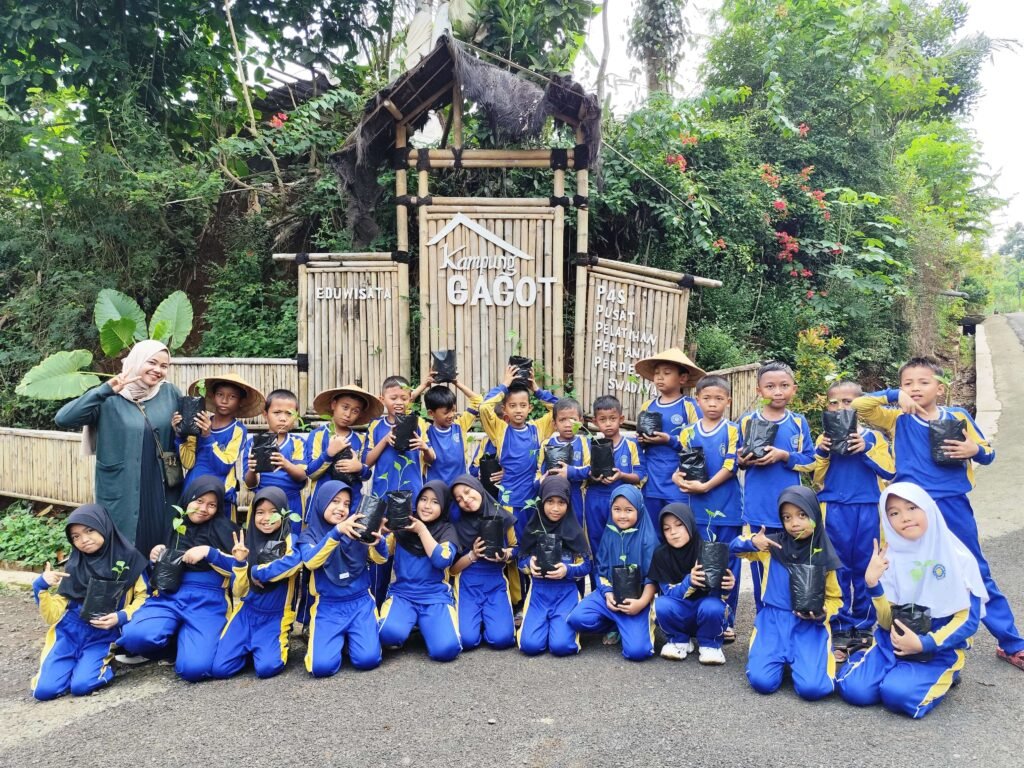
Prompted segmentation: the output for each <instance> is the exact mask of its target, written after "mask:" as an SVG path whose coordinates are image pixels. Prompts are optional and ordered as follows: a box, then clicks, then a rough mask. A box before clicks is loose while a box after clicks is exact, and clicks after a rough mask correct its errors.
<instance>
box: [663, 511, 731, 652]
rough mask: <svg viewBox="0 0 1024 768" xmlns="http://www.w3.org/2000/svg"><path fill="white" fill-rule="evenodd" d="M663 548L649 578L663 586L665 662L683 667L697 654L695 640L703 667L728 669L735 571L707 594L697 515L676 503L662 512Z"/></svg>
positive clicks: (727, 572) (724, 577)
mask: <svg viewBox="0 0 1024 768" xmlns="http://www.w3.org/2000/svg"><path fill="white" fill-rule="evenodd" d="M659 527H660V529H661V531H660V533H661V539H662V542H663V543H662V544H661V546H660V547H658V548H657V549H656V550H654V557H652V558H651V569H650V571H648V573H647V575H648V576H649V577H650V579H651V580H652V581H654V582H655V583H656V584H657V585H658V590H659V592H660V593H661V594H659V595H658V596H657V597H656V598H654V615H655V618H656V620H657V622H658V626H660V627H661V630H662V631H663V632H664V633H665V635H666V636H667V637H668V642H666V643H665V645H663V646H662V648H661V657H662V658H663V659H671V660H673V661H682V660H683V659H685V658H686V657H687V656H688V655H689V654H691V653H693V639H694V638H696V640H697V643H698V644H699V645H700V663H701V664H710V665H719V664H725V654H724V653H723V652H722V634H723V632H724V631H725V624H726V612H727V611H726V604H725V595H728V594H729V592H730V591H731V590H732V588H733V587H734V586H735V579H734V578H733V575H732V571H731V570H727V571H726V572H725V574H724V575H723V577H722V588H721V590H716V591H715V592H711V591H710V590H708V589H707V588H706V586H707V585H706V580H705V575H704V569H703V567H701V564H700V562H699V561H698V558H699V556H700V537H699V535H698V534H697V522H696V520H695V519H694V517H693V510H692V509H690V508H689V507H688V506H687V505H686V504H679V503H672V504H668V505H666V506H665V507H664V508H663V509H662V510H661V525H660V526H659Z"/></svg>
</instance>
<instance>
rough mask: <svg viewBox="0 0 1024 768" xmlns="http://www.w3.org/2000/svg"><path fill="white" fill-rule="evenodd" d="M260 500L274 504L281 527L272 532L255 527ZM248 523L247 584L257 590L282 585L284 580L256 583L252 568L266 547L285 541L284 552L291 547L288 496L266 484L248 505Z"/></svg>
mask: <svg viewBox="0 0 1024 768" xmlns="http://www.w3.org/2000/svg"><path fill="white" fill-rule="evenodd" d="M261 501H269V502H270V503H271V504H273V505H274V511H275V512H277V513H278V514H280V515H281V527H280V528H278V529H277V530H276V531H274V532H273V533H263V532H262V531H261V530H260V529H259V528H257V527H256V505H257V504H259V503H260V502H261ZM249 510H250V512H249V525H248V527H246V529H245V546H246V547H247V548H248V549H249V558H248V562H249V585H250V586H251V587H252V588H253V589H255V590H256V591H257V592H266V591H267V590H271V589H275V588H277V587H283V586H284V585H285V583H286V582H284V581H276V582H270V583H263V582H260V583H259V584H257V583H256V582H255V581H253V578H252V569H253V568H255V567H256V566H257V565H259V557H260V553H261V552H262V551H263V550H264V549H266V548H267V546H268V545H269V546H270V547H275V546H276V545H277V544H278V543H279V542H282V541H283V542H285V545H284V552H283V553H282V554H287V553H288V552H290V551H291V549H292V542H291V522H290V521H289V520H288V516H287V513H288V511H289V510H288V496H287V494H285V492H284V491H282V490H281V489H280V488H275V487H274V486H268V487H267V488H264V489H263V490H262V491H260V492H259V493H257V494H256V497H255V498H254V499H253V500H252V504H250V505H249ZM275 559H276V558H275Z"/></svg>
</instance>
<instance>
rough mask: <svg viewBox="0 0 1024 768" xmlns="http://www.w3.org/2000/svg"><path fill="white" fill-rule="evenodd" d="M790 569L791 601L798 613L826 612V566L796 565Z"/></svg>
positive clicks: (819, 613)
mask: <svg viewBox="0 0 1024 768" xmlns="http://www.w3.org/2000/svg"><path fill="white" fill-rule="evenodd" d="M787 567H788V569H789V600H790V603H792V608H793V610H794V611H796V612H797V613H811V614H814V615H815V616H820V615H821V614H822V613H824V611H825V573H826V572H825V566H823V565H808V564H807V563H794V564H791V565H789V566H787Z"/></svg>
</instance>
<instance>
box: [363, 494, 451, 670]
mask: <svg viewBox="0 0 1024 768" xmlns="http://www.w3.org/2000/svg"><path fill="white" fill-rule="evenodd" d="M451 506H452V495H451V492H450V491H449V490H448V486H447V485H446V484H445V483H443V482H441V481H440V480H428V481H427V482H426V483H424V485H423V488H422V489H421V490H420V492H419V495H418V496H417V497H416V499H415V505H414V511H413V515H412V518H411V520H412V522H411V523H410V525H409V526H408V527H407V528H403V529H401V530H396V531H393V532H392V533H390V534H389V535H388V537H387V545H388V550H389V552H390V553H391V554H392V555H393V556H394V561H395V580H394V581H393V582H392V583H391V587H390V588H389V589H388V597H387V600H385V601H384V605H383V607H382V608H381V612H380V622H379V623H378V632H379V634H380V642H381V645H383V646H384V647H385V648H388V647H392V646H401V645H403V644H404V643H405V641H406V640H408V639H409V633H410V632H411V631H412V630H413V627H419V630H420V633H421V634H422V635H423V641H424V642H425V643H426V645H427V655H429V656H430V658H432V659H433V660H434V661H451V660H452V659H454V658H455V657H456V656H458V655H459V651H461V650H462V643H461V642H460V641H459V619H458V614H457V613H456V611H455V594H454V592H453V591H452V578H451V572H450V569H451V567H452V564H453V563H454V562H455V558H456V557H457V556H458V551H459V544H458V535H457V534H456V533H455V528H454V527H453V526H452V524H451V523H450V522H449V520H448V511H449V509H451Z"/></svg>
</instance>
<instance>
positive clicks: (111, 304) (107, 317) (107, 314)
mask: <svg viewBox="0 0 1024 768" xmlns="http://www.w3.org/2000/svg"><path fill="white" fill-rule="evenodd" d="M92 315H93V320H94V321H95V323H96V330H98V331H101V332H102V331H103V326H105V325H106V324H107V323H108V322H109V321H111V320H121V319H128V320H131V321H132V338H133V339H134V340H135V341H142V340H143V339H144V338H146V314H145V313H144V312H143V311H142V307H140V306H139V304H138V302H137V301H135V299H133V298H132V297H131V296H126V295H125V294H123V293H121V292H120V291H115V290H114V289H113V288H104V289H103V290H102V291H100V292H99V294H98V295H97V296H96V304H95V305H94V306H93V310H92Z"/></svg>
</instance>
